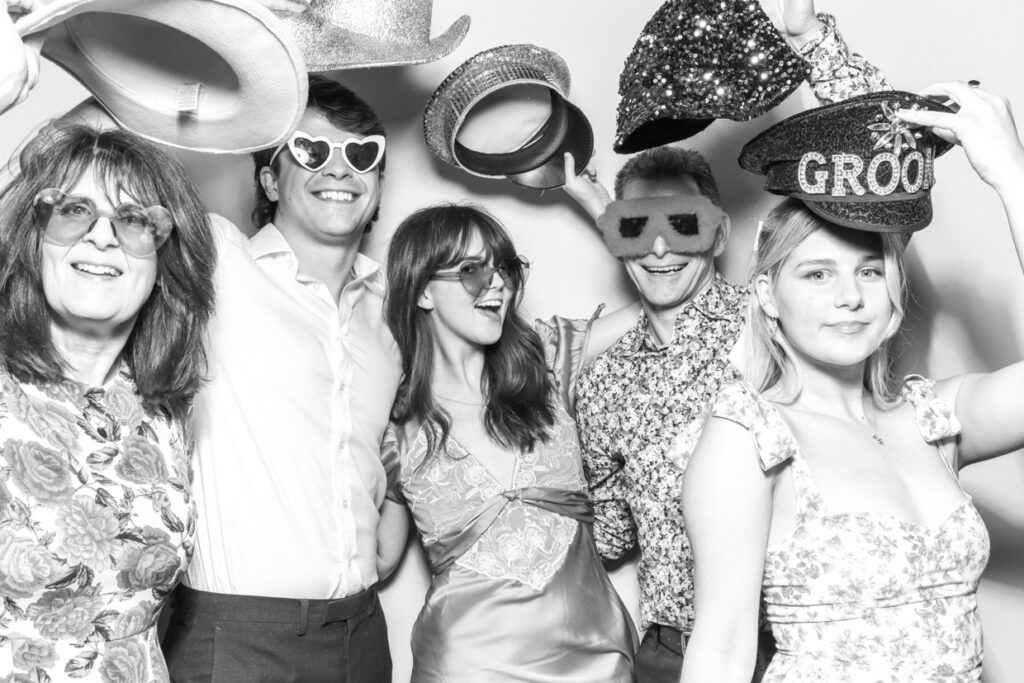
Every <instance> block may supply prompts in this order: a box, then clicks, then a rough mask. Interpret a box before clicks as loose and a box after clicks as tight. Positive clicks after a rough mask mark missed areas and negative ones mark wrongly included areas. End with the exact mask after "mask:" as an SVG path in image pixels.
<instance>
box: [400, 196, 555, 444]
mask: <svg viewBox="0 0 1024 683" xmlns="http://www.w3.org/2000/svg"><path fill="white" fill-rule="evenodd" d="M474 234H479V235H480V237H481V238H482V240H483V243H484V249H485V251H486V253H487V255H488V257H489V258H491V259H493V261H494V262H499V261H501V260H503V259H507V258H512V257H514V256H515V255H516V251H515V246H514V245H513V244H512V240H511V238H510V237H509V236H508V233H507V232H505V229H504V228H503V227H502V226H501V224H500V223H499V222H498V221H497V219H495V218H494V217H493V216H491V215H490V214H488V213H487V212H486V211H483V210H482V209H480V208H477V207H474V206H460V205H454V204H446V205H441V206H433V207H429V208H426V209H420V210H419V211H417V212H416V213H414V214H412V215H411V216H409V217H408V218H406V219H405V220H404V221H402V224H401V225H399V226H398V229H397V230H396V231H395V234H394V236H393V237H392V238H391V247H390V249H389V250H388V267H387V273H388V296H387V301H386V303H385V307H384V315H385V317H386V319H387V323H388V325H389V326H390V327H391V332H392V334H394V336H395V340H396V341H397V342H398V348H399V349H400V350H401V352H402V369H403V370H404V372H405V376H404V377H403V379H402V385H401V386H400V387H399V389H398V397H397V398H396V400H395V405H394V407H393V408H392V413H391V417H392V419H393V420H394V421H395V422H397V423H398V424H405V423H406V422H408V421H410V420H417V421H419V422H420V423H421V424H422V425H423V426H424V427H425V431H426V435H427V443H428V454H430V455H433V454H434V453H437V452H439V451H440V450H442V449H443V448H444V444H445V441H446V440H447V438H448V434H449V432H450V430H451V416H450V415H449V414H448V412H447V411H445V410H444V408H442V407H441V406H439V405H438V404H437V402H436V401H435V400H434V393H433V391H432V388H431V387H432V383H433V379H434V344H435V339H434V321H433V319H432V315H431V312H430V311H427V310H424V309H422V308H420V307H419V305H418V302H419V299H420V296H421V295H422V294H423V290H424V289H425V288H426V286H427V283H428V282H429V281H430V278H431V277H433V276H434V274H435V273H437V272H438V271H439V270H444V269H446V268H451V267H454V266H455V265H457V264H458V263H459V262H460V261H461V260H462V259H463V258H465V256H466V250H467V248H468V247H469V244H470V241H471V240H472V238H473V235H474ZM521 299H522V290H521V289H520V290H519V291H517V292H514V293H513V298H512V302H511V304H510V306H509V311H508V314H507V315H506V316H505V322H504V326H503V327H502V331H501V338H500V339H499V340H498V341H497V342H496V343H495V344H493V345H491V346H488V347H487V349H486V350H485V359H484V373H483V386H482V387H481V389H482V391H483V394H484V396H485V397H486V401H487V405H486V409H485V411H484V427H485V428H486V429H487V433H488V435H490V437H491V438H492V439H494V440H495V441H496V442H498V443H500V444H501V445H502V446H504V447H506V448H513V447H515V448H519V449H520V450H523V451H529V450H532V449H533V448H534V446H535V445H536V443H537V442H538V441H543V440H545V439H546V435H547V431H548V430H549V429H550V427H551V426H552V425H553V424H554V421H555V408H554V403H553V401H554V392H553V391H552V388H553V384H552V380H551V377H550V375H549V374H548V372H547V366H546V364H545V361H544V349H543V345H542V344H541V340H540V337H539V336H538V334H537V333H536V332H535V331H534V330H533V328H532V327H530V326H529V325H528V324H526V322H524V321H523V319H522V318H520V317H519V315H518V313H517V309H518V307H519V303H520V301H521Z"/></svg>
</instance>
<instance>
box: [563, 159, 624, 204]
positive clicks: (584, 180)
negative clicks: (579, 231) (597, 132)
mask: <svg viewBox="0 0 1024 683" xmlns="http://www.w3.org/2000/svg"><path fill="white" fill-rule="evenodd" d="M564 163H565V185H564V186H563V189H564V190H565V193H566V194H567V195H569V196H570V197H572V198H573V199H574V200H576V203H577V204H579V205H580V206H581V207H583V210H584V211H586V212H587V214H588V215H589V216H590V217H591V218H593V219H594V220H597V218H598V216H600V215H601V214H603V213H604V212H605V209H607V208H608V205H609V204H611V203H612V198H611V195H609V194H608V190H607V189H606V188H605V186H604V185H602V184H601V181H600V180H598V179H597V171H596V170H595V169H594V164H593V163H589V164H587V166H586V168H584V169H583V172H582V173H580V174H579V175H577V174H576V160H575V159H574V158H573V156H572V154H570V153H569V152H566V153H565V156H564Z"/></svg>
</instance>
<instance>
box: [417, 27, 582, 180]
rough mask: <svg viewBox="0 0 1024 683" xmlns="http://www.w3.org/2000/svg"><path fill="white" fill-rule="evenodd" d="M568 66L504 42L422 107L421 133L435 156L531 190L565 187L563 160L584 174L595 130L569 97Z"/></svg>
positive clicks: (467, 65)
mask: <svg viewBox="0 0 1024 683" xmlns="http://www.w3.org/2000/svg"><path fill="white" fill-rule="evenodd" d="M569 83H570V80H569V69H568V67H567V66H566V64H565V61H564V60H563V59H562V58H561V57H559V56H558V55H557V54H555V53H554V52H552V51H551V50H547V49H545V48H542V47H538V46H537V45H502V46H499V47H495V48H491V49H489V50H484V51H483V52H480V53H478V54H476V55H474V56H473V57H471V58H469V59H468V60H466V61H465V62H464V63H463V64H461V65H460V66H459V67H458V68H457V69H455V71H453V72H452V73H451V74H449V75H448V77H447V78H445V80H444V81H443V82H442V83H441V85H439V86H438V87H437V90H435V91H434V94H433V96H431V98H430V101H429V102H427V106H426V108H425V109H424V111H423V134H424V137H425V139H426V142H427V147H428V149H430V151H431V153H432V154H433V155H434V156H436V157H437V158H438V159H440V160H441V161H444V162H446V163H448V164H451V165H453V166H455V167H457V168H461V169H463V170H464V171H467V172H469V173H472V174H474V175H478V176H483V177H499V178H500V177H504V178H507V179H508V180H511V181H512V182H514V183H516V184H519V185H523V186H525V187H532V188H535V189H549V188H553V187H560V186H562V185H564V184H565V168H564V161H563V157H564V154H565V153H566V152H568V153H570V154H572V155H573V158H574V160H575V162H576V168H577V169H578V170H579V172H581V173H582V172H583V170H584V169H585V168H586V165H587V162H589V161H590V157H591V156H592V155H593V153H594V134H593V131H592V129H591V127H590V122H589V121H588V120H587V117H586V116H585V115H584V114H583V112H582V111H581V110H580V109H579V108H578V107H577V106H575V105H574V104H573V103H572V102H570V101H569V100H568V99H567V96H568V94H569Z"/></svg>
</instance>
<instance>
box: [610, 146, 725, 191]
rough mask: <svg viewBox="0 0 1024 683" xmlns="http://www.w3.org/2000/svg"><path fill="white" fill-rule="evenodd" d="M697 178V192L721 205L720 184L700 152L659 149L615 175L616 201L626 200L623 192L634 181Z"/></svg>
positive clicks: (639, 155)
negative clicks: (623, 197) (623, 198)
mask: <svg viewBox="0 0 1024 683" xmlns="http://www.w3.org/2000/svg"><path fill="white" fill-rule="evenodd" d="M686 178H693V181H694V182H695V183H696V184H697V189H698V190H699V191H700V193H701V194H702V195H704V196H705V197H707V198H708V199H710V200H711V201H712V202H713V203H714V204H715V206H721V205H722V200H721V196H720V195H719V193H718V182H717V181H716V180H715V176H714V174H713V173H712V172H711V166H710V165H708V162H707V159H705V158H704V156H703V155H702V154H701V153H700V152H696V151H694V150H692V149H682V148H680V147H655V148H654V149H648V150H646V151H644V152H641V153H640V154H637V155H636V156H635V157H633V158H632V159H630V160H629V161H627V162H626V164H625V165H624V166H623V167H622V168H621V169H619V172H618V173H617V174H616V175H615V198H616V199H622V191H623V189H625V187H626V185H627V184H628V183H630V182H632V181H634V180H647V181H654V182H658V181H673V180H678V181H682V180H684V179H686Z"/></svg>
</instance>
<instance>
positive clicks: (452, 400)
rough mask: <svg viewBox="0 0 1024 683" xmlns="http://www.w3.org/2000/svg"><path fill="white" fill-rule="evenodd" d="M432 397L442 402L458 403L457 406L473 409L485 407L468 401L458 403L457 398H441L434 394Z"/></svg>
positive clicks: (482, 404)
mask: <svg viewBox="0 0 1024 683" xmlns="http://www.w3.org/2000/svg"><path fill="white" fill-rule="evenodd" d="M434 397H435V398H439V399H441V400H442V401H448V402H449V403H458V404H459V405H463V406H473V407H475V408H483V407H484V406H485V405H486V404H485V403H471V402H470V401H460V400H459V399H457V398H448V397H447V396H442V395H441V394H434Z"/></svg>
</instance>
